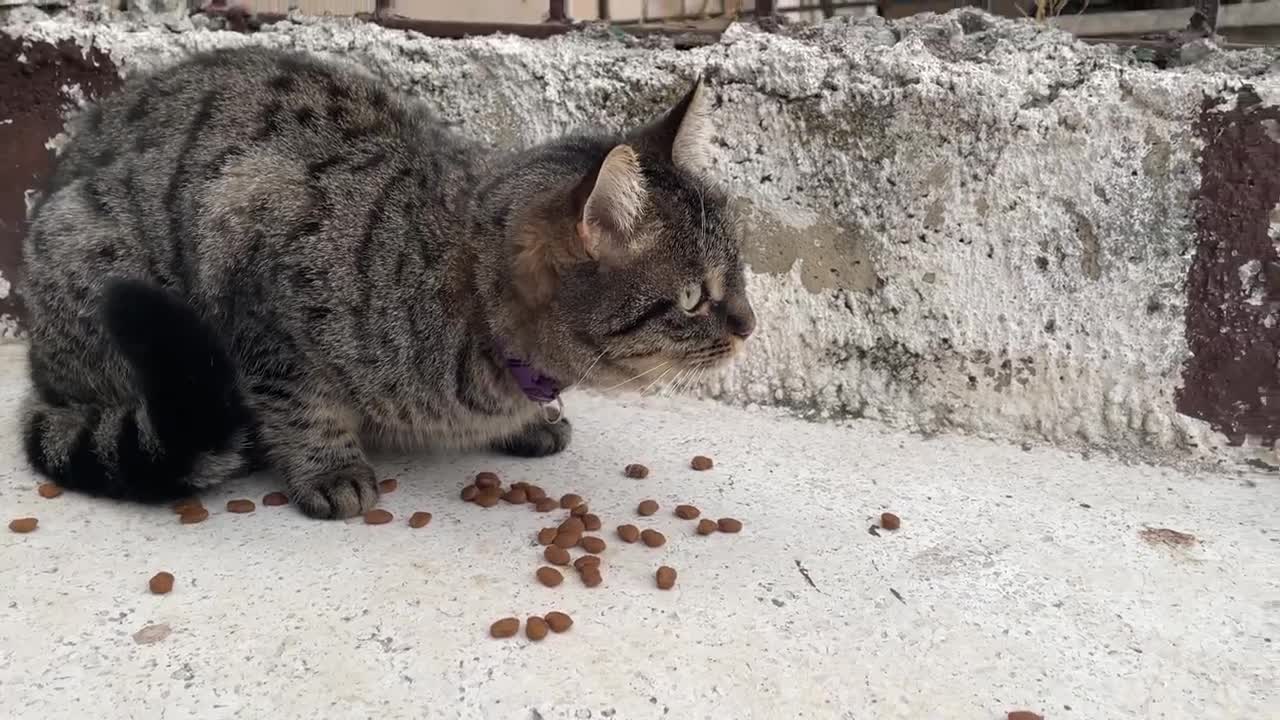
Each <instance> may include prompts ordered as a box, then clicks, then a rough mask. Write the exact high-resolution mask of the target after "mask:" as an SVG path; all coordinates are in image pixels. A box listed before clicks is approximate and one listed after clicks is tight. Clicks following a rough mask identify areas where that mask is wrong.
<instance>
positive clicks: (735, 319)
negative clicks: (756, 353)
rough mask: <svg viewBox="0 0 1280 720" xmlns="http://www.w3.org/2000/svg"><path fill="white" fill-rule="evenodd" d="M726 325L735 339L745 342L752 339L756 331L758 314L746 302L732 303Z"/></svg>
mask: <svg viewBox="0 0 1280 720" xmlns="http://www.w3.org/2000/svg"><path fill="white" fill-rule="evenodd" d="M725 323H726V324H727V325H728V326H729V332H731V333H733V335H734V336H735V337H739V338H741V339H743V340H746V339H747V338H749V337H751V333H753V332H755V331H756V314H755V311H753V310H752V309H751V304H750V303H748V302H747V301H746V300H741V301H739V302H735V303H731V304H730V305H729V312H728V314H727V315H726V317H725Z"/></svg>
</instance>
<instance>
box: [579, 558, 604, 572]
mask: <svg viewBox="0 0 1280 720" xmlns="http://www.w3.org/2000/svg"><path fill="white" fill-rule="evenodd" d="M599 564H600V557H599V556H598V555H583V556H582V557H580V558H578V559H577V560H574V561H573V569H574V570H577V571H578V572H582V571H583V570H584V569H586V568H587V566H588V565H599Z"/></svg>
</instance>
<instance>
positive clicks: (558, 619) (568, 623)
mask: <svg viewBox="0 0 1280 720" xmlns="http://www.w3.org/2000/svg"><path fill="white" fill-rule="evenodd" d="M544 619H545V620H546V621H547V625H548V626H550V627H551V632H554V633H562V632H564V631H566V630H568V629H569V628H571V627H573V618H571V617H569V616H568V615H565V614H564V613H562V612H560V611H559V610H553V611H552V612H549V613H547V616H546V618H544Z"/></svg>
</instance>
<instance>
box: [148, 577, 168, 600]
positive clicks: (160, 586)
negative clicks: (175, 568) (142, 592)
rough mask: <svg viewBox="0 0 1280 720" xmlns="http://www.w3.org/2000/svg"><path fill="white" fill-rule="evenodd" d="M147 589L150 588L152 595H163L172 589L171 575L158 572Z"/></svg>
mask: <svg viewBox="0 0 1280 720" xmlns="http://www.w3.org/2000/svg"><path fill="white" fill-rule="evenodd" d="M147 587H149V588H151V594H152V595H164V594H166V593H168V592H169V591H170V590H172V589H173V573H167V572H158V573H156V574H155V575H154V576H152V578H151V580H150V582H148V583H147Z"/></svg>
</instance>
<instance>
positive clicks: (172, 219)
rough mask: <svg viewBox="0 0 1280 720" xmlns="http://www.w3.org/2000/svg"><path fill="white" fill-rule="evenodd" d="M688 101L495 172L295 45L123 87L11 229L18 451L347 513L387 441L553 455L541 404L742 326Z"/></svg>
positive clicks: (59, 476) (737, 263) (649, 366)
mask: <svg viewBox="0 0 1280 720" xmlns="http://www.w3.org/2000/svg"><path fill="white" fill-rule="evenodd" d="M704 95H705V91H704V90H703V89H702V85H701V84H698V85H695V87H694V88H693V90H692V91H691V92H689V93H688V94H687V95H686V96H685V97H684V98H683V99H682V100H680V101H679V103H678V104H676V105H675V106H674V107H673V108H672V109H671V110H669V111H668V112H666V113H665V114H664V115H663V116H662V117H660V118H658V119H657V120H655V121H654V122H653V123H651V124H649V125H647V126H645V127H643V128H640V129H637V130H635V131H633V132H630V133H626V134H621V135H609V134H595V135H589V134H584V135H572V136H568V137H564V138H561V139H558V140H555V141H553V142H548V143H546V144H543V145H539V146H537V147H533V148H530V149H526V150H523V151H520V152H517V153H514V154H511V155H509V156H506V157H490V156H491V155H492V153H490V152H487V151H486V150H485V148H484V147H482V146H479V145H476V144H473V143H470V142H468V141H466V140H464V139H462V138H460V137H458V136H456V135H455V134H453V133H452V132H451V131H449V130H448V129H446V128H445V127H444V126H442V125H441V124H440V123H439V122H438V121H437V120H435V119H433V117H432V115H431V113H430V111H429V110H428V109H427V108H425V107H424V106H423V105H422V104H421V102H420V101H418V100H415V99H413V98H410V97H407V96H404V95H401V94H399V93H397V92H396V91H394V90H393V89H392V88H390V87H389V86H388V85H386V84H385V83H384V82H382V81H380V80H378V79H377V78H375V77H373V76H371V75H370V74H368V73H366V72H364V71H362V70H360V69H358V68H355V67H352V66H348V65H346V64H339V63H337V62H333V61H322V60H320V59H317V58H314V57H310V56H305V55H299V54H291V53H286V52H281V51H273V50H266V49H235V50H225V51H216V52H212V53H207V54H203V55H199V56H196V57H194V58H191V59H189V60H187V61H185V62H183V63H182V64H180V65H178V66H177V67H173V68H169V69H167V70H165V71H163V72H158V73H155V74H152V75H150V76H145V77H140V78H138V79H137V80H134V81H131V82H130V83H129V84H127V85H126V87H125V88H124V89H123V90H122V91H120V92H119V93H117V94H116V95H113V96H111V97H109V98H108V99H106V100H104V101H103V102H101V103H100V104H98V105H96V106H93V107H91V108H89V109H87V110H86V111H85V112H84V113H82V114H81V115H80V117H79V118H78V119H77V120H76V122H75V128H74V132H73V134H72V140H71V141H70V142H69V143H68V144H67V146H66V147H65V149H64V150H63V152H62V153H61V155H60V157H59V158H58V161H57V167H56V169H55V172H54V174H53V178H52V181H51V184H50V186H49V187H48V188H47V191H46V192H45V193H44V194H43V195H42V197H41V199H40V200H39V202H38V205H37V207H36V208H35V209H34V211H33V215H32V219H31V226H30V232H29V233H28V235H27V238H26V242H25V245H24V251H25V262H26V273H25V277H26V281H25V287H24V288H23V290H24V298H25V301H26V304H27V308H28V310H29V313H30V372H31V379H32V386H33V389H32V391H31V392H30V394H29V396H28V397H27V399H26V401H25V403H24V406H23V417H22V426H23V436H24V442H25V449H26V454H27V457H28V458H29V460H30V462H31V464H32V465H33V466H34V467H35V468H36V469H37V470H39V471H40V472H41V473H43V474H45V475H47V476H49V477H50V478H52V479H54V480H56V481H57V482H58V483H59V484H61V485H63V486H65V487H67V488H71V489H75V490H80V491H84V492H88V493H92V494H97V495H104V496H108V497H115V498H129V499H137V500H144V501H159V500H164V499H170V498H175V497H179V496H186V495H189V494H191V493H195V492H198V491H200V490H201V489H203V488H206V487H209V486H211V485H214V484H216V483H219V482H221V481H224V480H226V479H228V478H231V477H235V476H238V475H241V474H246V473H249V472H252V471H255V470H258V469H265V468H270V469H272V470H274V471H276V472H277V473H279V474H280V475H281V476H282V477H283V479H284V481H285V484H286V486H287V489H288V493H289V496H290V498H291V499H292V500H293V501H294V503H296V504H297V505H298V507H300V508H301V509H302V510H303V511H304V512H305V513H307V514H308V515H311V516H314V517H319V518H342V517H349V516H352V515H355V514H358V513H362V512H365V511H367V510H369V509H370V508H372V507H373V506H374V505H375V504H376V502H377V500H378V489H377V485H376V482H375V476H374V471H373V468H372V467H371V466H370V464H369V461H368V459H367V456H366V453H368V452H370V451H372V450H375V449H378V448H381V447H396V448H416V447H450V448H464V449H479V448H493V449H496V450H499V451H504V452H507V453H511V454H514V455H520V456H529V457H535V456H544V455H549V454H552V453H556V452H558V451H560V450H563V449H564V448H565V447H566V446H567V445H568V443H569V439H570V424H569V422H568V421H567V420H563V419H559V420H558V421H556V420H557V418H555V417H548V415H549V414H551V415H554V413H548V412H547V404H548V403H552V402H555V401H556V399H557V392H558V390H559V389H562V388H564V387H568V386H570V385H575V384H582V385H586V386H595V387H599V388H608V387H613V386H615V385H618V384H619V383H624V382H626V381H627V380H629V379H634V378H635V377H636V376H638V375H642V374H645V375H646V377H644V378H643V380H644V381H648V380H649V379H650V378H655V377H660V376H661V375H660V373H659V371H660V370H661V371H662V372H664V373H665V372H669V371H671V370H673V369H674V370H677V371H678V370H681V369H689V368H694V367H703V366H705V367H715V366H718V365H720V364H723V363H724V362H726V361H727V360H728V359H729V358H731V357H732V356H733V355H735V354H736V353H737V352H738V351H739V350H740V349H741V347H742V345H743V341H744V340H745V339H746V338H747V336H748V335H750V334H751V332H752V330H753V328H754V325H755V317H754V315H753V313H752V310H751V306H750V303H749V302H748V299H747V296H746V292H745V288H744V284H743V272H742V263H741V259H740V256H739V240H738V237H737V236H736V228H735V226H734V224H733V223H732V222H731V219H730V215H729V213H728V212H727V206H726V198H725V196H724V194H723V193H722V192H721V191H719V190H717V188H716V185H715V184H714V183H713V182H711V181H710V180H709V178H708V177H707V174H706V158H707V150H708V142H709V131H710V128H709V124H708V118H707V107H706V100H705V98H704ZM664 367H665V369H664Z"/></svg>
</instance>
